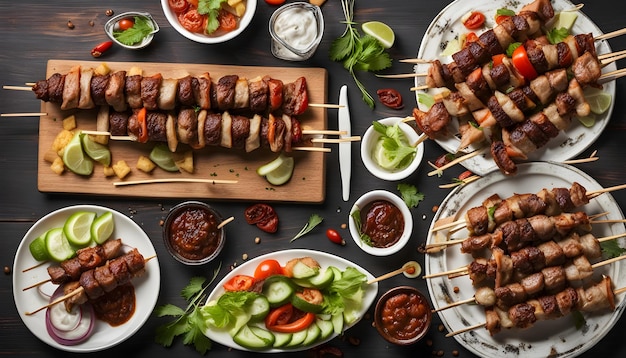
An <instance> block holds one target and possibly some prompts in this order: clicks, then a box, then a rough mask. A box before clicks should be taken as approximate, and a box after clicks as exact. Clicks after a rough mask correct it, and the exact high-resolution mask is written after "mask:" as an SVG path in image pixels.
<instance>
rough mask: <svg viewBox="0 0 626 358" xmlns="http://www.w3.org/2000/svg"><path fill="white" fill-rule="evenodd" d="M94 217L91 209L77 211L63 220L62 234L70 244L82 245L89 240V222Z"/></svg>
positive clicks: (90, 222) (92, 220) (85, 244)
mask: <svg viewBox="0 0 626 358" xmlns="http://www.w3.org/2000/svg"><path fill="white" fill-rule="evenodd" d="M95 218H96V213H94V212H92V211H78V212H75V213H74V214H72V215H70V217H69V218H67V220H65V224H64V225H63V234H64V235H65V237H67V240H68V241H69V242H70V244H72V245H75V246H78V247H83V246H87V245H88V244H89V242H91V224H92V223H93V222H94V219H95Z"/></svg>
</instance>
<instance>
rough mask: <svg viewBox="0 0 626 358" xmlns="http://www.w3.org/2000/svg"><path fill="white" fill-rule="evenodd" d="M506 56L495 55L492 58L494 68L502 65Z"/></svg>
mask: <svg viewBox="0 0 626 358" xmlns="http://www.w3.org/2000/svg"><path fill="white" fill-rule="evenodd" d="M504 56H505V55H504V54H503V53H501V54H499V55H495V56H492V57H491V62H492V67H495V66H498V65H500V64H502V59H503V58H504Z"/></svg>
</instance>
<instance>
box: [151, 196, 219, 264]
mask: <svg viewBox="0 0 626 358" xmlns="http://www.w3.org/2000/svg"><path fill="white" fill-rule="evenodd" d="M198 209H199V210H203V211H205V212H206V213H207V214H208V215H211V216H213V217H214V218H215V225H216V226H219V224H221V223H222V221H223V219H222V216H221V215H220V214H219V213H218V212H217V211H216V210H215V209H213V208H212V207H211V206H209V205H208V204H205V203H203V202H201V201H185V202H182V203H180V204H178V205H176V206H174V207H172V208H171V209H170V212H169V213H168V214H167V216H166V217H165V221H164V223H163V242H164V244H165V248H166V249H167V251H168V252H169V253H170V254H171V255H172V257H174V258H175V259H176V260H177V261H179V262H181V263H184V264H186V265H203V264H206V263H209V262H210V261H212V260H213V259H215V258H216V257H217V256H218V255H219V254H220V252H221V251H222V249H223V248H224V242H225V241H226V236H225V232H224V227H221V228H219V229H217V231H218V242H217V245H216V246H215V248H214V249H213V251H211V252H210V253H208V254H207V255H206V256H204V257H201V258H197V259H193V258H188V257H185V256H183V255H181V254H180V253H179V252H178V251H177V250H176V249H174V247H173V243H172V241H171V240H170V231H171V226H172V222H173V221H174V220H176V218H177V217H179V215H181V214H183V213H184V212H185V211H187V210H198Z"/></svg>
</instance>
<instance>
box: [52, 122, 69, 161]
mask: <svg viewBox="0 0 626 358" xmlns="http://www.w3.org/2000/svg"><path fill="white" fill-rule="evenodd" d="M73 137H74V132H72V131H69V130H67V129H63V130H62V131H61V132H59V134H57V136H56V137H55V138H54V141H53V142H52V150H54V151H55V152H56V153H57V154H58V155H59V156H63V149H64V148H65V146H66V145H67V143H69V142H70V140H72V138H73Z"/></svg>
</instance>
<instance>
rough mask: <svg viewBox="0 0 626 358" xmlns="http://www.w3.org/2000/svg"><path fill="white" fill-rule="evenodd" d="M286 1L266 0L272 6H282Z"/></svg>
mask: <svg viewBox="0 0 626 358" xmlns="http://www.w3.org/2000/svg"><path fill="white" fill-rule="evenodd" d="M285 1H286V0H265V2H266V3H268V4H270V5H282V4H284V3H285Z"/></svg>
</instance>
